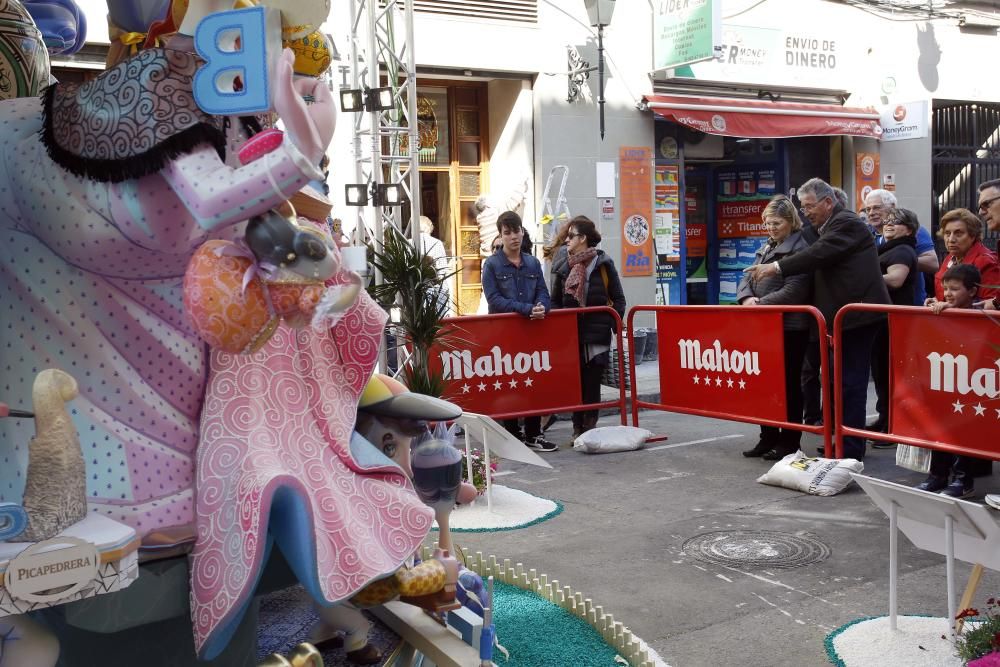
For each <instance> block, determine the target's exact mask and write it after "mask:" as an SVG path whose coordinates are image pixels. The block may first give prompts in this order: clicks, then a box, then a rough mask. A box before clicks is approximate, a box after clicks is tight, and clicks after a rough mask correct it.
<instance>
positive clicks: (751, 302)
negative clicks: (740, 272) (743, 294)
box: [740, 296, 760, 306]
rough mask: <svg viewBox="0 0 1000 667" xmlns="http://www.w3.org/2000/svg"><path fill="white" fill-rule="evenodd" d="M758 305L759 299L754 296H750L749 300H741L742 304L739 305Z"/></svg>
mask: <svg viewBox="0 0 1000 667" xmlns="http://www.w3.org/2000/svg"><path fill="white" fill-rule="evenodd" d="M759 303H760V299H758V298H757V297H755V296H751V297H749V298H746V299H743V302H742V303H741V304H740V305H741V306H756V305H758V304H759Z"/></svg>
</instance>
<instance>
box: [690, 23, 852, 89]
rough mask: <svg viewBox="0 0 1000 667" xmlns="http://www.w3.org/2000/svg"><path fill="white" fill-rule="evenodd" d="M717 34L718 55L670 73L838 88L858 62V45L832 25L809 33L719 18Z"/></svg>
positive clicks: (842, 86) (721, 79)
mask: <svg viewBox="0 0 1000 667" xmlns="http://www.w3.org/2000/svg"><path fill="white" fill-rule="evenodd" d="M721 35H722V41H721V45H722V48H721V50H720V53H719V57H718V58H716V59H714V60H710V61H705V62H700V63H696V64H692V65H691V66H690V67H689V68H685V69H686V70H687V71H683V70H682V71H680V72H677V73H676V75H677V76H689V77H692V76H693V77H694V78H696V79H702V80H706V81H723V82H742V83H756V84H765V85H766V84H771V85H780V86H792V85H795V86H808V87H810V88H844V87H847V85H848V84H849V83H850V82H851V78H850V77H851V73H852V70H851V63H852V62H859V61H860V55H859V54H860V52H859V51H858V49H859V48H860V47H855V46H854V45H853V44H851V42H850V40H844V39H843V35H842V34H838V33H836V32H834V31H833V30H832V29H831V31H830V32H814V31H812V30H807V31H803V30H800V29H798V28H796V29H782V28H759V27H755V26H743V25H732V24H729V23H725V24H723V25H722V30H721ZM855 71H856V70H855Z"/></svg>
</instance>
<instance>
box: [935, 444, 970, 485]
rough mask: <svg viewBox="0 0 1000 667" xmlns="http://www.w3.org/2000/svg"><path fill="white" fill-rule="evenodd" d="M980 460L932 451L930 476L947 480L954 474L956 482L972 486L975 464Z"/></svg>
mask: <svg viewBox="0 0 1000 667" xmlns="http://www.w3.org/2000/svg"><path fill="white" fill-rule="evenodd" d="M980 460H981V459H977V458H973V457H971V456H962V455H961V454H952V453H950V452H941V451H938V450H936V449H935V450H934V451H932V452H931V471H930V473H931V475H933V476H934V477H941V478H943V479H949V478H950V477H951V475H952V474H954V477H955V480H956V481H964V482H966V483H968V484H972V478H973V476H974V475H975V467H976V464H977V463H978V462H979V461H980Z"/></svg>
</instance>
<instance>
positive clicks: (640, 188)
mask: <svg viewBox="0 0 1000 667" xmlns="http://www.w3.org/2000/svg"><path fill="white" fill-rule="evenodd" d="M618 163H619V164H618V174H619V176H618V178H619V185H620V186H621V222H622V263H621V266H619V267H618V271H619V273H620V274H621V275H622V276H623V277H625V278H635V277H639V276H651V275H653V229H652V220H653V149H652V148H650V147H648V146H622V147H621V148H620V149H619V152H618Z"/></svg>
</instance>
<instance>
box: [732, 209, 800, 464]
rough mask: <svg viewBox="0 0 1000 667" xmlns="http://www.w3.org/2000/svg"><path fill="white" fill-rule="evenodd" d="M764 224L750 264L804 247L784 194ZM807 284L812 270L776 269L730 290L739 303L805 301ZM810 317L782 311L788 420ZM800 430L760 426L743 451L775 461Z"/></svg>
mask: <svg viewBox="0 0 1000 667" xmlns="http://www.w3.org/2000/svg"><path fill="white" fill-rule="evenodd" d="M760 217H761V220H763V221H764V224H765V225H766V226H767V230H768V236H769V238H768V240H767V242H766V243H765V244H764V245H762V246H761V247H760V249H759V250H757V255H756V257H755V258H754V264H767V263H769V262H777V261H778V260H780V259H784V258H785V257H788V256H789V255H793V254H795V253H797V252H799V251H801V250H805V249H806V248H807V247H809V244H808V243H807V242H806V240H805V239H804V238H803V237H802V219H801V218H800V217H799V214H798V212H797V211H796V210H795V205H794V204H793V203H792V201H791V200H790V199H789V198H788V197H786V196H785V195H777V196H775V197H773V198H772V199H771V201H770V202H768V204H767V206H765V207H764V210H763V211H762V212H761V215H760ZM811 289H812V274H809V273H800V274H797V275H792V276H782V275H781V274H780V273H779V274H778V275H775V276H769V277H767V278H764V279H762V280H758V281H754V280H753V279H751V278H750V275H749V274H744V276H743V279H742V280H741V281H740V284H739V287H738V288H737V290H736V300H737V301H738V302H739V303H740V305H741V306H757V305H760V306H777V305H792V304H808V303H809V300H810V299H809V297H810V291H811ZM809 323H810V318H809V316H808V315H806V314H804V313H789V314H786V315H785V316H784V354H785V405H786V410H785V415H786V419H787V421H789V422H793V423H796V424H799V423H802V388H801V386H800V384H799V378H800V377H801V376H802V361H803V359H804V358H805V354H806V346H807V345H808V344H809V326H810V324H809ZM801 438H802V432H801V431H797V430H792V429H787V428H777V427H774V426H761V427H760V441H759V442H758V443H757V445H756V446H755V447H754V448H753V449H749V450H747V451H745V452H743V456H746V457H757V456H760V457H762V458H763V459H765V460H767V461H776V460H778V459H780V458H784V457H785V456H787V455H788V454H791V453H793V452H795V451H796V450H798V448H799V441H800V440H801Z"/></svg>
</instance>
